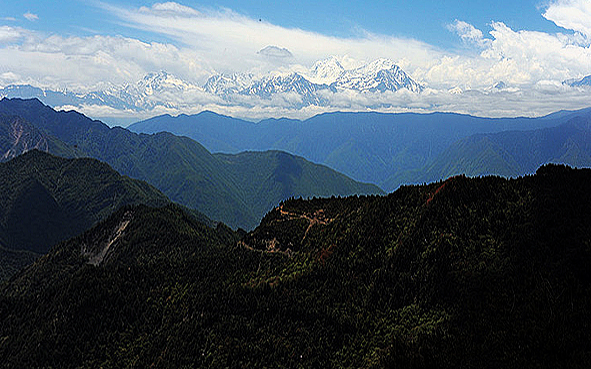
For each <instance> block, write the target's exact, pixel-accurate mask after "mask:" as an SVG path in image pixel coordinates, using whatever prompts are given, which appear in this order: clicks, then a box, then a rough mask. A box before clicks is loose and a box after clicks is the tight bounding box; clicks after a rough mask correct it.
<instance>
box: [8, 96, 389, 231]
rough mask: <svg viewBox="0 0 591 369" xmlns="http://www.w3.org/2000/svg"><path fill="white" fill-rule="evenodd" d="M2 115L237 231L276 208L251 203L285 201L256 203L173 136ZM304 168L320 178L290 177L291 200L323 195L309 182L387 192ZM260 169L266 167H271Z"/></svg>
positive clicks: (194, 147)
mask: <svg viewBox="0 0 591 369" xmlns="http://www.w3.org/2000/svg"><path fill="white" fill-rule="evenodd" d="M0 114H5V115H11V116H19V117H21V118H22V119H23V120H25V121H27V122H29V123H30V124H32V125H33V126H34V127H35V128H36V129H38V130H39V131H41V132H43V133H44V134H47V135H51V136H52V137H56V138H57V139H59V140H61V141H62V142H63V143H64V146H67V147H69V148H70V149H71V150H76V152H78V153H80V155H85V156H90V157H93V158H96V159H99V160H102V161H105V162H107V163H109V164H110V165H111V166H112V167H113V168H114V169H115V170H117V171H119V172H120V173H122V174H125V175H128V176H130V177H132V178H137V179H142V180H145V181H147V182H148V183H150V184H152V185H154V186H155V187H156V188H158V189H160V190H161V191H162V192H164V193H165V194H166V195H167V196H168V197H170V199H171V200H173V201H175V202H178V203H180V204H182V205H185V206H188V207H190V208H193V209H196V210H198V211H200V212H202V213H204V214H205V215H207V216H209V217H210V218H212V219H214V220H218V221H224V222H225V223H227V224H228V225H230V226H232V227H243V228H252V227H254V226H255V225H256V224H257V222H258V221H259V220H260V219H261V218H262V216H263V215H264V214H265V212H266V211H268V210H269V209H270V208H271V207H269V208H268V209H265V210H264V211H259V210H257V211H256V212H255V210H254V209H261V208H260V207H259V206H258V205H256V206H255V205H254V204H253V203H249V202H248V201H249V200H247V199H253V198H254V199H255V200H253V201H256V204H259V203H269V202H275V203H277V202H279V201H281V200H283V198H276V197H273V196H272V195H271V194H269V193H264V192H261V193H259V196H261V197H262V198H256V197H253V196H252V194H251V193H249V192H248V191H249V188H250V187H245V186H243V185H241V184H240V183H241V180H240V177H241V174H240V173H236V171H235V167H229V165H227V164H226V163H225V162H224V161H222V160H221V159H220V158H218V157H215V156H213V155H212V154H211V153H210V152H209V151H208V150H207V149H205V148H204V147H203V146H202V145H200V144H199V143H197V142H196V141H194V140H192V139H190V138H187V137H179V136H175V135H173V134H170V133H158V134H154V135H147V134H136V133H133V132H130V131H128V130H126V129H123V128H120V127H115V128H109V127H108V126H107V125H105V124H103V123H101V122H100V121H93V120H91V119H89V118H87V117H85V116H84V115H82V114H79V113H77V112H74V111H69V112H56V111H54V110H53V109H51V108H49V107H47V106H45V105H43V104H42V103H41V102H40V101H38V100H21V99H12V100H11V99H3V100H2V101H0ZM257 155H258V154H255V155H254V157H258V158H259V159H260V160H263V161H265V160H269V158H268V157H267V156H265V155H264V154H260V155H259V156H257ZM294 160H295V159H294ZM300 163H301V165H302V166H305V167H310V168H318V169H317V170H316V169H311V170H313V171H315V174H314V175H312V176H309V177H307V178H306V179H303V178H300V177H299V176H297V175H296V176H291V174H293V173H291V174H290V177H289V180H290V181H293V182H294V183H293V184H292V185H290V186H292V187H291V188H294V189H295V190H294V192H293V193H290V194H289V196H295V197H298V196H304V197H308V196H315V195H319V193H315V192H299V190H298V189H300V188H311V187H310V186H309V185H303V184H302V183H299V182H305V181H312V182H316V183H324V184H325V185H326V186H327V187H324V188H323V192H322V193H323V194H325V193H332V194H335V195H336V194H342V195H344V194H355V193H381V192H382V191H381V190H380V189H379V188H378V187H376V186H373V185H361V184H359V183H357V184H355V185H354V186H351V187H350V188H349V191H348V193H343V192H342V191H341V189H342V183H341V182H340V179H338V178H337V176H333V177H334V178H335V181H332V182H331V183H329V182H323V181H324V179H325V178H324V175H325V174H326V170H325V168H320V167H315V166H313V165H312V164H311V163H309V162H306V161H300ZM256 165H257V166H261V167H267V166H268V165H269V164H267V163H257V164H256ZM276 165H278V163H277V164H276ZM302 173H305V171H304V172H302ZM262 175H263V174H262V173H261V174H260V175H259V176H258V177H256V176H255V177H253V181H256V182H259V183H264V182H265V181H268V180H269V179H268V178H266V177H263V176H262ZM298 183H299V184H298ZM347 183H349V182H347ZM311 186H312V187H314V185H311ZM317 187H318V186H316V188H317ZM359 189H362V190H361V191H358V190H359ZM345 192H347V191H345Z"/></svg>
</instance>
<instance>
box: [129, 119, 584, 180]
mask: <svg viewBox="0 0 591 369" xmlns="http://www.w3.org/2000/svg"><path fill="white" fill-rule="evenodd" d="M576 114H578V113H577V112H563V113H557V114H553V115H549V116H547V117H542V118H502V119H492V118H478V117H473V116H469V115H461V114H451V113H433V114H413V113H405V114H382V113H326V114H321V115H317V116H314V117H312V118H310V119H306V120H304V121H299V120H292V119H267V120H263V121H260V122H258V123H252V122H247V121H243V120H240V119H234V118H230V117H227V116H221V115H217V114H215V113H212V112H203V113H200V114H197V115H191V116H188V115H180V116H178V117H171V116H170V115H163V116H159V117H154V118H151V119H148V120H145V121H142V122H138V123H135V124H133V125H131V126H129V127H128V128H129V129H130V130H132V131H135V132H146V133H154V132H161V131H168V132H172V133H175V134H182V135H186V136H188V137H191V138H193V139H195V140H197V141H199V142H201V143H202V144H203V145H204V146H205V147H206V148H207V149H208V150H210V151H212V152H225V153H238V152H241V151H245V150H269V149H273V150H283V151H287V152H290V153H293V154H296V155H300V156H303V157H304V158H306V159H308V160H310V161H313V162H316V163H322V164H325V165H327V166H329V167H331V168H333V169H335V170H337V171H339V172H341V173H344V174H346V175H348V176H350V177H351V178H354V179H356V180H359V181H363V182H371V183H376V184H378V185H379V186H380V187H382V188H384V189H386V190H392V189H394V188H396V187H398V186H399V185H400V184H402V183H409V182H410V183H412V182H417V181H419V180H420V178H422V176H421V175H420V173H419V172H418V171H420V170H422V169H423V168H424V166H425V165H427V164H428V163H430V162H431V161H432V160H433V159H434V158H436V157H437V156H438V155H439V154H441V153H442V152H443V151H444V150H445V149H447V148H448V147H449V146H450V145H451V144H453V143H455V142H456V141H458V140H460V139H463V138H466V137H468V136H471V135H473V134H477V133H494V132H502V131H508V130H528V129H537V128H545V127H551V126H556V125H559V124H561V123H563V122H565V121H566V120H567V119H569V117H571V116H573V115H576Z"/></svg>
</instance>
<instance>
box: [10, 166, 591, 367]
mask: <svg viewBox="0 0 591 369" xmlns="http://www.w3.org/2000/svg"><path fill="white" fill-rule="evenodd" d="M589 183H591V170H573V169H570V168H567V167H563V166H555V165H551V166H545V167H543V168H541V169H539V170H538V171H537V174H536V175H534V176H529V177H525V178H519V179H504V178H499V177H486V178H475V179H470V178H466V177H463V176H461V177H454V178H450V179H448V180H446V181H444V182H438V183H433V184H430V185H424V186H408V187H402V188H400V189H399V190H397V191H396V192H394V193H392V194H390V195H388V196H385V197H380V196H372V197H356V196H355V197H347V198H329V199H311V200H289V201H285V202H284V203H282V204H281V206H280V207H278V208H276V209H275V210H273V211H271V212H270V213H269V214H267V216H266V217H265V218H264V219H263V221H262V223H261V225H260V226H259V227H257V228H256V229H255V230H254V231H253V232H250V233H248V234H245V235H243V236H242V238H241V239H240V240H239V235H238V234H236V233H234V232H232V231H231V230H230V229H228V228H226V227H224V226H223V225H219V226H218V227H217V228H215V229H214V228H209V227H206V226H204V225H203V224H201V223H199V222H197V221H195V220H194V218H192V217H189V216H187V215H186V214H185V213H184V212H183V211H182V210H181V209H180V208H178V207H176V206H168V207H166V208H161V209H153V208H148V207H143V206H140V207H128V208H124V209H121V210H120V211H118V212H117V213H116V214H114V215H113V216H111V217H110V218H108V220H106V221H104V222H102V223H100V224H99V225H98V226H96V227H95V228H93V229H91V230H89V231H87V232H86V233H84V234H82V235H80V236H78V237H76V238H74V239H72V240H70V241H67V242H64V243H62V244H60V245H59V246H57V247H55V248H54V249H52V251H51V252H50V253H49V254H48V255H46V256H44V257H42V258H40V259H39V260H38V261H37V262H36V263H35V264H34V265H33V266H32V267H31V268H29V269H27V270H26V271H24V272H23V273H21V274H19V275H18V276H17V277H16V278H14V279H12V280H11V281H10V282H9V283H7V284H5V285H4V286H3V287H2V288H1V291H0V321H2V322H3V324H2V325H0V337H1V338H2V339H1V341H0V357H2V358H3V360H2V364H1V365H2V366H4V367H60V368H70V367H72V368H74V367H76V368H78V367H88V368H90V367H103V368H109V367H155V368H178V367H392V368H397V367H399V368H434V367H437V368H458V367H459V368H557V367H560V368H587V367H589V365H590V364H591V348H590V347H589V344H588V343H589V342H590V339H591V334H590V333H589V332H591V330H590V328H591V326H590V325H591V310H590V309H589V306H590V301H591V276H590V274H589V270H588V266H589V264H590V263H591V245H590V243H589V240H591V192H590V191H589Z"/></svg>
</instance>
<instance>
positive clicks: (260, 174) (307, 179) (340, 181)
mask: <svg viewBox="0 0 591 369" xmlns="http://www.w3.org/2000/svg"><path fill="white" fill-rule="evenodd" d="M214 156H215V157H216V158H218V159H220V160H221V162H222V163H223V164H224V166H225V167H226V168H227V169H228V171H229V172H230V173H231V175H232V176H233V178H234V180H235V182H236V183H237V184H238V186H239V187H240V188H241V189H243V191H244V194H245V196H246V198H245V199H244V200H245V202H246V203H247V204H248V206H249V207H250V208H251V209H253V212H254V213H256V214H260V215H261V218H262V215H263V214H265V213H266V212H268V211H269V210H270V209H272V208H273V207H275V206H276V205H277V204H279V203H280V202H281V201H283V200H285V199H288V198H290V197H303V198H308V197H314V196H316V197H330V196H348V195H350V194H352V193H354V194H360V195H363V194H378V193H382V191H381V190H380V189H379V188H377V187H376V186H375V185H371V184H365V183H359V182H356V181H354V180H352V179H351V178H349V177H347V176H345V175H344V174H341V173H338V172H335V171H334V170H332V169H330V168H328V167H326V166H324V165H319V164H314V163H311V162H309V161H307V160H306V159H304V158H301V157H298V156H293V155H290V154H287V153H285V152H282V151H265V152H252V151H249V152H243V153H240V154H236V155H229V154H214ZM254 226H255V225H253V228H254Z"/></svg>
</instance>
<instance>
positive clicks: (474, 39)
mask: <svg viewBox="0 0 591 369" xmlns="http://www.w3.org/2000/svg"><path fill="white" fill-rule="evenodd" d="M447 28H448V29H449V30H450V31H452V32H455V33H457V34H458V36H460V38H461V39H462V41H464V42H466V43H470V44H473V45H476V46H478V47H486V46H488V45H489V44H490V40H488V39H485V38H484V35H483V34H482V31H481V30H479V29H477V28H476V27H474V26H473V25H471V24H469V23H466V22H464V21H461V20H457V19H456V20H455V22H454V23H452V24H449V25H448V26H447Z"/></svg>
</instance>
